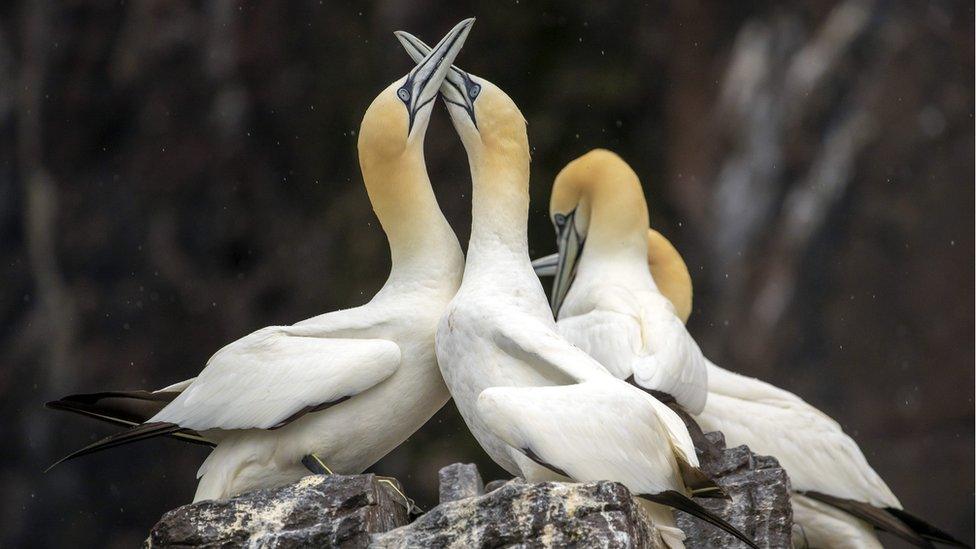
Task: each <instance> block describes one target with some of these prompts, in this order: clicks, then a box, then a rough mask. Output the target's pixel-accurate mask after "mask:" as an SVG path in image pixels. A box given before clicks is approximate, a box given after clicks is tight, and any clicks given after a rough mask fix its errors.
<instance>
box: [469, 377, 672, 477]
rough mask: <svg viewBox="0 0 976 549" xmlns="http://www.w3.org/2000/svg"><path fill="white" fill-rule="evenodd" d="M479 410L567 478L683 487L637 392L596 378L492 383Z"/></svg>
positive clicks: (658, 423)
mask: <svg viewBox="0 0 976 549" xmlns="http://www.w3.org/2000/svg"><path fill="white" fill-rule="evenodd" d="M477 410H478V415H479V416H481V418H482V419H483V420H484V421H485V423H486V424H487V425H488V428H489V429H491V430H492V431H493V432H494V433H495V434H496V435H497V436H498V437H500V438H501V439H502V440H504V441H505V442H506V443H508V444H509V445H510V446H512V447H514V448H517V449H519V450H520V451H521V452H523V453H524V454H525V455H527V456H529V457H530V458H531V459H533V460H537V461H538V462H539V463H540V464H542V465H544V466H547V467H549V468H551V469H552V470H553V471H556V472H561V473H563V474H565V475H566V476H568V477H570V478H573V479H576V480H580V481H587V480H601V479H613V480H615V481H618V482H622V483H624V484H625V485H627V487H628V488H630V489H631V490H632V491H633V492H634V493H638V494H640V493H648V494H656V493H661V492H665V491H667V490H675V489H678V490H682V489H683V484H682V479H681V471H680V469H679V467H678V463H677V460H676V459H675V456H674V453H673V452H671V451H670V446H671V440H670V439H669V437H668V433H667V427H666V426H665V425H664V424H663V422H662V420H661V418H660V417H659V415H658V414H657V410H656V409H655V408H653V407H651V406H648V405H647V403H646V401H645V400H644V399H641V398H640V394H637V395H635V394H634V393H632V392H630V391H621V390H620V389H619V388H618V387H613V386H608V385H606V384H602V383H598V382H596V383H581V384H575V385H560V386H547V387H492V388H489V389H486V390H484V391H482V393H481V394H480V395H479V397H478V402H477ZM622 418H626V420H623V419H622Z"/></svg>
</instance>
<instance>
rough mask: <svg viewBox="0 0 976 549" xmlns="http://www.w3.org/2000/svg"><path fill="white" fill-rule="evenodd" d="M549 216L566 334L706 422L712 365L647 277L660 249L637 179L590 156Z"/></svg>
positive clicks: (566, 178) (562, 182)
mask: <svg viewBox="0 0 976 549" xmlns="http://www.w3.org/2000/svg"><path fill="white" fill-rule="evenodd" d="M550 213H551V215H552V218H553V223H554V225H555V226H556V231H557V237H556V238H557V243H558V246H559V250H560V251H559V253H558V254H557V255H556V256H554V259H555V260H556V261H555V262H554V263H555V265H554V266H555V273H554V275H555V279H554V283H553V291H552V308H553V311H554V312H555V313H556V314H557V315H558V317H559V332H560V333H561V334H563V335H564V336H565V337H566V338H567V339H568V340H569V341H571V342H573V344H575V345H577V346H579V347H581V348H582V349H583V350H584V351H586V352H587V353H588V354H589V355H591V356H592V357H594V358H596V359H597V360H598V361H599V362H600V363H601V364H603V366H605V367H606V368H607V369H608V370H610V371H611V372H612V373H613V374H614V375H615V376H617V377H619V378H621V379H629V380H631V381H632V382H633V383H634V384H635V385H637V386H639V387H642V388H644V389H647V390H649V391H655V392H657V393H661V394H664V395H667V397H668V398H673V399H674V401H675V403H676V404H677V405H678V406H680V407H681V409H682V410H683V411H687V412H690V413H693V414H695V413H699V412H701V411H702V409H703V408H704V407H705V398H706V395H707V391H708V380H707V377H708V376H707V370H706V367H705V358H704V356H703V355H702V353H701V350H700V349H699V348H698V344H697V343H696V342H695V340H694V339H693V338H692V337H691V335H690V334H688V331H687V330H686V329H685V326H684V323H683V322H682V321H681V319H680V318H678V316H677V315H678V311H677V310H676V309H675V307H674V305H673V304H672V303H671V301H669V300H668V299H667V298H666V297H664V295H662V294H661V291H660V289H659V288H658V286H657V284H656V282H655V280H654V278H653V277H652V276H651V273H650V271H649V270H648V266H647V250H648V247H649V246H650V245H651V244H653V242H651V241H650V240H649V235H648V232H647V225H648V212H647V207H646V205H645V202H644V195H643V191H642V189H641V185H640V181H639V180H638V178H637V174H635V173H634V171H633V170H631V169H630V166H628V165H627V163H626V162H624V161H623V160H622V159H620V157H618V156H617V155H615V154H614V153H612V152H610V151H606V150H602V149H596V150H594V151H591V152H589V153H587V154H585V155H583V156H581V157H580V158H578V159H576V160H574V161H572V162H570V163H569V164H568V165H567V166H566V167H565V168H564V169H563V170H562V171H561V172H560V173H559V175H558V176H556V181H555V183H554V185H553V191H552V200H551V202H550ZM682 410H679V412H680V411H682Z"/></svg>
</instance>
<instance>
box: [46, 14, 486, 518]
mask: <svg viewBox="0 0 976 549" xmlns="http://www.w3.org/2000/svg"><path fill="white" fill-rule="evenodd" d="M473 22H474V20H473V19H468V20H465V21H463V22H461V23H460V24H458V25H457V26H456V27H454V29H453V30H451V32H450V33H448V34H447V36H445V37H444V39H443V40H441V41H440V42H439V43H438V44H437V46H436V47H435V48H434V49H433V50H432V51H431V52H430V54H429V55H426V56H425V57H424V58H423V59H421V60H420V62H419V63H418V64H417V66H416V67H415V68H414V69H413V70H411V71H410V73H409V74H407V75H406V76H404V77H403V78H401V79H399V80H397V81H396V82H394V83H393V84H391V85H390V86H388V87H387V88H386V89H385V90H383V91H382V92H381V93H380V94H379V95H378V96H377V97H376V99H375V100H374V101H373V102H372V104H371V105H370V106H369V108H368V109H367V110H366V114H365V116H364V117H363V121H362V125H361V129H360V133H359V158H360V166H361V168H362V173H363V180H364V182H365V185H366V189H367V191H368V194H369V198H370V200H371V202H372V204H373V209H374V210H375V212H376V215H377V217H378V218H379V220H380V224H381V225H382V226H383V229H384V230H385V231H386V233H387V237H388V238H389V242H390V255H391V256H392V270H391V272H390V276H389V278H388V279H387V281H386V284H385V285H384V286H383V288H382V289H381V290H380V291H379V292H378V293H377V294H376V295H375V296H374V297H373V299H372V300H370V301H369V303H367V304H365V305H362V306H360V307H356V308H353V309H346V310H341V311H335V312H331V313H327V314H323V315H320V316H316V317H314V318H311V319H308V320H305V321H303V322H299V323H297V324H294V325H291V326H272V327H268V328H263V329H261V330H258V331H256V332H254V333H252V334H250V335H247V336H245V337H243V338H241V339H239V340H237V341H235V342H233V343H231V344H229V345H227V346H226V347H224V348H222V349H221V350H219V351H218V352H217V353H216V354H214V355H213V356H212V357H211V358H210V360H209V361H208V362H207V366H206V368H204V369H203V371H201V372H200V375H199V376H197V377H196V378H194V379H192V380H188V381H186V382H182V383H179V384H176V385H173V386H171V387H168V388H166V389H164V390H161V391H157V392H145V391H142V392H121V393H100V394H96V395H75V396H72V397H66V398H64V399H62V400H59V401H56V402H53V403H51V406H52V407H55V408H60V409H66V410H70V411H74V412H78V413H81V414H85V415H89V416H93V417H98V418H100V419H105V420H108V421H111V422H113V423H117V424H121V425H130V426H132V427H131V428H130V429H129V430H127V431H124V432H122V433H120V434H117V435H113V436H110V437H108V438H107V439H104V440H102V441H100V442H98V443H96V444H93V445H91V446H89V447H86V448H84V449H82V450H80V451H78V452H75V453H74V454H72V455H71V456H69V458H71V457H78V456H81V455H84V454H88V453H91V452H94V451H97V450H101V449H104V448H109V447H113V446H118V445H120V444H125V443H127V442H134V441H136V440H142V439H145V438H150V437H154V436H160V435H172V436H176V437H178V438H183V439H188V440H191V441H195V442H201V443H205V444H210V445H213V446H214V449H213V452H212V453H211V454H210V456H209V457H208V458H207V459H206V461H205V462H204V464H203V466H202V467H201V468H200V471H199V473H198V477H199V478H200V482H199V485H198V488H197V492H196V495H195V497H194V501H199V500H204V499H214V498H225V497H229V496H233V495H235V494H238V493H241V492H243V491H246V490H251V489H256V488H263V487H270V486H275V485H280V484H284V483H288V482H292V481H295V480H297V479H298V478H300V477H302V476H304V475H306V474H308V470H309V469H311V470H313V471H316V472H323V471H324V472H332V471H334V472H337V473H346V474H352V473H360V472H362V471H363V470H365V469H366V468H367V467H369V466H370V465H372V464H373V463H375V462H376V461H377V460H379V459H380V458H381V457H383V456H384V455H386V454H387V453H388V452H390V451H391V450H392V449H393V448H395V447H396V446H397V445H399V444H400V443H401V442H403V441H404V440H406V438H407V437H409V436H410V435H411V434H412V433H413V432H414V431H415V430H417V429H418V428H420V426H421V425H423V424H424V423H425V422H426V421H427V420H428V419H429V418H430V417H431V416H432V415H433V414H434V413H435V412H436V411H437V410H438V409H439V408H440V407H441V406H443V405H444V404H445V403H446V402H447V400H448V399H449V394H448V392H447V388H446V387H445V385H444V382H443V380H442V379H441V377H440V373H439V371H438V369H437V363H436V359H435V355H434V332H435V329H436V326H437V322H438V320H439V319H440V317H441V315H442V314H443V312H444V310H445V308H446V306H447V304H448V302H449V301H450V299H451V298H452V297H453V296H454V293H455V291H456V290H457V288H458V286H459V284H460V282H461V273H462V270H463V264H464V258H463V255H462V253H461V248H460V245H459V244H458V240H457V237H456V236H455V235H454V231H453V230H452V229H451V227H450V225H449V224H448V223H447V221H446V220H445V219H444V216H443V214H442V213H441V210H440V208H439V207H438V205H437V200H436V198H435V196H434V193H433V191H432V190H431V186H430V180H429V178H428V176H427V170H426V167H425V164H424V153H423V141H424V135H425V133H426V131H427V124H428V121H429V118H430V114H431V109H432V108H433V104H434V99H435V98H436V97H437V93H438V89H439V88H440V86H441V82H442V80H443V79H444V76H445V74H446V73H447V71H448V70H449V68H450V67H451V63H452V62H453V60H454V58H455V56H457V54H458V52H459V51H460V50H461V46H462V45H463V44H464V41H465V38H466V37H467V34H468V32H469V30H470V28H471V25H472V24H473Z"/></svg>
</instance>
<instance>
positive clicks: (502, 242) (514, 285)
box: [464, 156, 545, 305]
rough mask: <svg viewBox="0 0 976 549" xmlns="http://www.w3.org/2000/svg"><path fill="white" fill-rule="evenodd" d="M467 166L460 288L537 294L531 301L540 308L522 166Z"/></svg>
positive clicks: (481, 162)
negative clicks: (467, 231) (468, 195)
mask: <svg viewBox="0 0 976 549" xmlns="http://www.w3.org/2000/svg"><path fill="white" fill-rule="evenodd" d="M470 164H471V183H472V199H471V202H472V205H471V240H470V241H469V243H468V256H467V261H466V264H465V271H464V284H465V285H469V284H491V285H492V287H494V288H497V289H498V290H499V292H501V293H505V294H509V295H511V294H512V293H513V292H515V291H516V290H518V291H519V293H520V294H521V295H523V296H524V295H526V293H527V292H528V293H529V294H532V295H533V296H534V294H536V293H537V294H538V296H537V298H538V299H536V298H535V297H533V300H534V301H535V300H538V301H540V303H542V304H543V305H544V304H545V293H544V292H543V290H542V286H541V285H540V284H539V282H538V277H536V276H535V274H534V271H533V270H532V265H531V260H530V258H529V245H528V232H527V226H528V216H529V168H528V162H527V160H526V161H522V162H520V161H516V160H512V161H506V159H498V158H495V159H492V158H490V157H489V158H486V157H481V158H478V157H474V156H473V157H472V158H471V160H470ZM526 285H528V286H526ZM536 288H537V290H536Z"/></svg>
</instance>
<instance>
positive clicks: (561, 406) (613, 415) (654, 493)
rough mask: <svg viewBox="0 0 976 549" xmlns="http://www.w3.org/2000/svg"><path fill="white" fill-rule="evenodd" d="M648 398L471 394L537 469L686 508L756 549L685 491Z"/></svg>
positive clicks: (541, 392) (589, 385)
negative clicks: (602, 483)
mask: <svg viewBox="0 0 976 549" xmlns="http://www.w3.org/2000/svg"><path fill="white" fill-rule="evenodd" d="M652 400H654V399H652V398H650V397H648V396H646V395H645V394H644V393H642V392H640V391H639V390H637V389H634V388H633V387H629V386H627V385H624V384H618V383H602V382H600V381H591V382H586V383H580V384H576V385H559V386H544V387H492V388H489V389H485V390H484V391H482V392H481V394H480V395H479V396H478V402H477V412H478V415H479V416H480V417H481V418H482V419H483V420H484V421H485V424H486V425H487V426H488V428H489V429H491V430H492V432H494V433H495V434H496V435H497V436H498V437H499V438H501V439H502V440H504V441H505V442H506V443H507V444H509V445H510V446H512V447H513V448H516V449H518V450H519V451H520V452H522V454H523V455H525V456H526V457H528V458H529V459H531V460H533V461H535V462H536V463H538V464H539V465H541V466H542V467H545V468H547V469H549V470H551V471H553V472H556V473H558V474H562V475H564V476H568V477H570V478H572V479H575V480H580V481H595V480H607V479H609V480H614V481H617V482H620V483H623V484H624V485H625V486H627V488H629V489H630V490H631V492H633V493H634V495H636V496H638V497H642V498H645V499H648V500H650V501H654V502H656V503H660V504H663V505H669V506H671V507H675V508H677V509H681V510H683V511H686V512H688V513H691V514H693V515H695V516H697V517H698V518H701V519H703V520H706V521H708V522H710V523H712V524H713V525H715V526H717V527H719V528H722V529H723V530H725V531H727V532H729V533H730V534H732V535H734V536H736V537H738V538H739V539H741V540H742V541H744V542H746V543H747V544H749V545H750V546H751V547H757V546H756V545H755V544H754V543H753V542H752V540H750V539H749V538H748V537H747V536H745V535H744V534H743V533H742V532H740V531H739V530H738V529H736V528H735V527H733V526H732V525H730V524H729V523H728V522H726V521H724V520H723V519H721V518H720V517H718V516H716V515H715V514H714V513H711V512H710V511H708V510H707V509H705V508H703V507H701V506H700V505H699V504H697V503H696V502H694V501H693V500H692V499H691V498H689V497H688V496H687V495H685V493H684V492H685V485H684V478H683V476H682V470H681V467H680V465H679V463H678V460H677V459H676V454H675V453H674V452H672V451H669V450H670V448H669V447H670V446H671V440H670V437H669V434H668V432H667V431H668V428H667V426H666V425H664V423H663V421H662V417H666V416H667V414H668V413H670V414H671V415H673V412H671V411H670V410H669V409H667V408H666V407H664V406H663V405H661V407H662V408H663V410H661V409H658V408H655V407H652V406H647V402H648V401H652ZM661 412H664V415H663V416H662V413H661ZM622 418H626V421H623V420H622ZM674 420H675V421H677V423H678V424H679V425H680V423H681V420H680V419H677V417H675V418H674ZM682 428H683V425H682ZM688 444H690V440H689V441H688ZM692 452H694V450H693V449H692Z"/></svg>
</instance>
